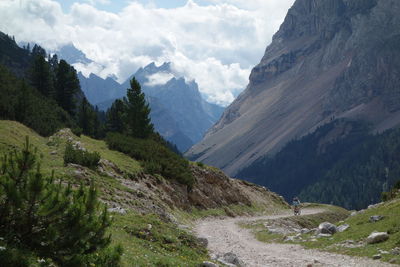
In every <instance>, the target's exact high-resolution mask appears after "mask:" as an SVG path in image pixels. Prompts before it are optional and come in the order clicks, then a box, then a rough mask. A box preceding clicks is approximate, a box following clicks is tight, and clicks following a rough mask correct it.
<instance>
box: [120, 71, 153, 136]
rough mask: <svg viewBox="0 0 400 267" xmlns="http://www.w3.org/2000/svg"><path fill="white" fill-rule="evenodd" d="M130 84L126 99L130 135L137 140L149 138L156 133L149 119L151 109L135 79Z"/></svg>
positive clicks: (127, 123) (127, 124)
mask: <svg viewBox="0 0 400 267" xmlns="http://www.w3.org/2000/svg"><path fill="white" fill-rule="evenodd" d="M130 84H131V88H128V91H127V98H126V99H124V102H125V105H126V126H127V130H128V134H129V135H130V136H132V137H136V138H147V137H149V136H150V135H151V134H152V133H153V131H154V127H153V124H152V123H151V120H150V117H149V115H150V107H149V105H148V104H147V103H146V99H145V96H144V93H143V92H142V89H141V87H140V84H139V82H138V81H137V80H136V79H135V77H133V78H132V80H131V82H130Z"/></svg>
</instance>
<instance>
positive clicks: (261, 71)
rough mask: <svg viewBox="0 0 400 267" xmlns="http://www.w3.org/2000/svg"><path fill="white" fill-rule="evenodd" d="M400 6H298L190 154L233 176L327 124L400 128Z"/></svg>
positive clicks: (341, 0) (312, 1) (383, 1)
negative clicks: (339, 122) (333, 121)
mask: <svg viewBox="0 0 400 267" xmlns="http://www.w3.org/2000/svg"><path fill="white" fill-rule="evenodd" d="M398 14H400V2H399V1H396V0H365V1H354V0H331V1H319V0H297V1H296V2H295V4H294V5H293V7H292V8H291V9H290V10H289V11H288V14H287V16H286V18H285V20H284V23H283V24H282V25H281V27H280V29H279V31H278V32H277V33H276V34H275V36H274V38H273V41H272V43H271V45H270V46H268V47H267V49H266V52H265V55H264V57H263V58H262V60H261V62H260V63H259V64H258V65H257V66H256V67H255V68H254V69H253V71H252V73H251V75H250V83H249V85H248V87H247V88H246V90H245V91H244V92H243V93H242V94H241V95H240V96H239V97H238V98H237V99H236V100H235V101H234V102H233V103H232V104H231V105H230V106H229V107H228V108H227V109H226V111H225V113H224V114H223V116H222V118H221V119H220V121H219V122H218V123H217V124H216V125H214V127H213V128H212V129H211V130H210V131H209V132H208V133H207V134H206V136H205V138H204V139H203V140H202V141H201V142H200V143H199V144H197V145H196V146H194V147H193V148H192V149H191V150H190V151H189V152H188V153H187V156H188V157H190V158H191V159H195V160H198V161H203V162H205V163H207V164H212V165H215V166H217V167H220V168H222V169H223V170H224V171H226V172H227V173H229V174H231V175H234V174H236V173H237V172H238V171H239V170H240V169H242V168H243V167H245V166H248V165H249V164H251V163H252V162H254V161H255V160H256V159H258V158H260V157H261V156H263V155H265V154H273V153H276V152H277V151H278V150H279V149H280V148H281V147H282V146H283V145H284V144H286V143H287V142H288V141H290V140H292V139H295V138H298V137H300V136H303V135H305V134H307V133H310V132H312V131H313V130H314V129H316V127H318V126H320V125H323V124H325V123H327V122H329V121H330V120H331V119H332V118H342V117H344V118H351V119H360V120H367V121H369V122H371V123H372V124H373V128H374V130H383V129H387V128H391V127H394V126H397V125H398V124H399V122H400V112H399V111H400V101H399V100H400V76H399V72H400V17H399V16H398Z"/></svg>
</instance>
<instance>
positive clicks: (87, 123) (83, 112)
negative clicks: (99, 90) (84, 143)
mask: <svg viewBox="0 0 400 267" xmlns="http://www.w3.org/2000/svg"><path fill="white" fill-rule="evenodd" d="M96 117H97V116H96V114H95V112H94V110H93V108H92V106H91V105H90V104H89V102H88V101H87V99H86V97H84V98H83V100H82V101H81V104H80V105H79V110H78V125H79V127H80V128H81V129H82V133H83V134H86V135H89V136H93V135H94V127H95V125H94V124H95V119H96Z"/></svg>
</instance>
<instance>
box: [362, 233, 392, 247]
mask: <svg viewBox="0 0 400 267" xmlns="http://www.w3.org/2000/svg"><path fill="white" fill-rule="evenodd" d="M388 239H389V235H388V234H387V233H386V232H373V233H371V234H370V235H369V236H368V237H367V243H368V244H375V243H381V242H384V241H386V240H388Z"/></svg>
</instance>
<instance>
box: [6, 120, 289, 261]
mask: <svg viewBox="0 0 400 267" xmlns="http://www.w3.org/2000/svg"><path fill="white" fill-rule="evenodd" d="M26 136H29V140H30V143H31V144H32V145H33V146H34V147H36V148H37V149H38V152H39V154H41V160H40V161H41V169H42V173H44V174H51V172H52V171H55V176H56V178H62V179H63V181H64V182H65V183H66V182H71V183H72V184H74V185H78V184H80V183H83V184H89V181H90V180H91V179H93V180H94V182H95V184H96V185H97V187H98V188H99V192H100V198H101V200H102V201H103V202H106V203H107V204H108V205H109V207H110V208H113V207H116V208H121V209H123V210H125V211H126V213H124V214H119V213H112V216H113V221H114V222H113V224H112V226H111V228H110V230H109V231H110V233H112V243H113V244H121V245H122V246H123V248H124V253H123V256H122V264H123V266H197V265H198V264H199V263H201V262H202V261H204V260H207V259H208V255H207V251H206V249H205V248H204V247H202V246H201V245H200V244H199V242H198V240H197V239H196V238H195V237H194V236H193V235H192V234H190V232H188V231H187V230H182V229H181V227H177V226H178V225H180V224H182V223H184V224H186V225H189V226H190V225H191V224H192V223H193V221H194V220H196V219H199V218H202V217H205V216H226V215H229V216H233V215H238V214H241V215H245V214H251V213H263V212H264V213H266V212H267V213H272V212H279V211H280V210H282V209H284V208H287V206H286V205H287V204H285V203H284V202H283V200H282V199H281V198H279V197H278V196H277V195H275V194H273V193H272V192H270V191H268V190H266V189H264V188H261V187H258V186H256V185H252V184H250V183H247V182H243V181H239V180H234V179H229V178H227V177H226V176H225V175H224V174H223V173H222V172H221V171H219V170H215V169H213V168H210V167H208V166H198V164H194V163H191V169H194V170H195V173H196V186H195V188H194V189H193V191H195V194H193V197H194V199H192V201H197V202H196V203H202V202H204V203H205V202H207V203H206V204H207V205H210V208H204V206H197V205H194V206H192V207H191V208H190V209H188V208H187V207H188V204H187V203H183V204H185V205H184V206H180V204H182V203H181V202H182V199H181V196H185V195H186V197H187V194H188V192H187V191H186V188H185V187H184V186H183V185H180V184H179V183H177V182H176V181H168V180H167V179H164V178H163V177H161V176H157V175H156V176H151V175H148V174H146V173H145V169H144V168H143V167H142V166H141V164H140V163H139V162H138V161H136V160H134V159H133V158H131V157H129V156H127V155H125V154H123V153H120V152H117V151H113V150H110V149H108V147H107V145H106V143H105V142H104V141H101V140H94V139H92V138H89V137H87V136H84V135H82V136H80V137H77V136H75V135H73V134H72V132H71V131H69V130H61V131H59V132H57V133H56V134H54V135H53V136H50V137H48V138H45V137H42V136H40V135H38V134H37V133H35V132H34V131H32V130H31V129H29V128H27V127H26V126H24V125H22V124H20V123H18V122H15V121H2V120H0V155H2V154H4V153H7V152H8V151H11V150H13V149H14V148H22V145H23V144H24V142H25V138H26ZM68 140H69V141H72V142H73V143H74V144H79V146H81V147H82V148H84V149H86V150H88V151H89V152H98V153H99V154H100V157H101V162H103V163H101V164H100V166H99V167H98V168H97V169H89V168H86V167H82V166H79V165H73V164H72V165H71V164H69V165H67V166H65V165H64V160H63V157H64V151H65V147H66V144H67V141H68ZM199 175H200V176H199ZM201 175H204V177H205V178H202V177H201ZM203 186H204V188H202V187H203ZM213 190H214V191H213ZM229 190H232V192H230V193H229V192H226V191H229ZM203 191H204V192H205V193H204V192H203ZM206 193H207V194H206ZM224 194H225V195H224ZM205 195H209V196H210V198H208V199H206V200H203V199H202V198H203V197H204V196H205ZM211 195H212V196H213V197H214V198H212V197H211ZM238 195H242V198H240V197H238ZM236 197H238V198H237V199H239V200H240V199H247V201H249V202H250V203H247V204H244V203H240V201H239V202H236V201H231V202H232V203H230V202H229V199H232V200H234V199H236ZM213 201H220V202H219V203H217V202H213ZM182 228H184V229H186V228H185V227H182ZM2 245H3V244H2V243H1V241H0V246H2Z"/></svg>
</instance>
